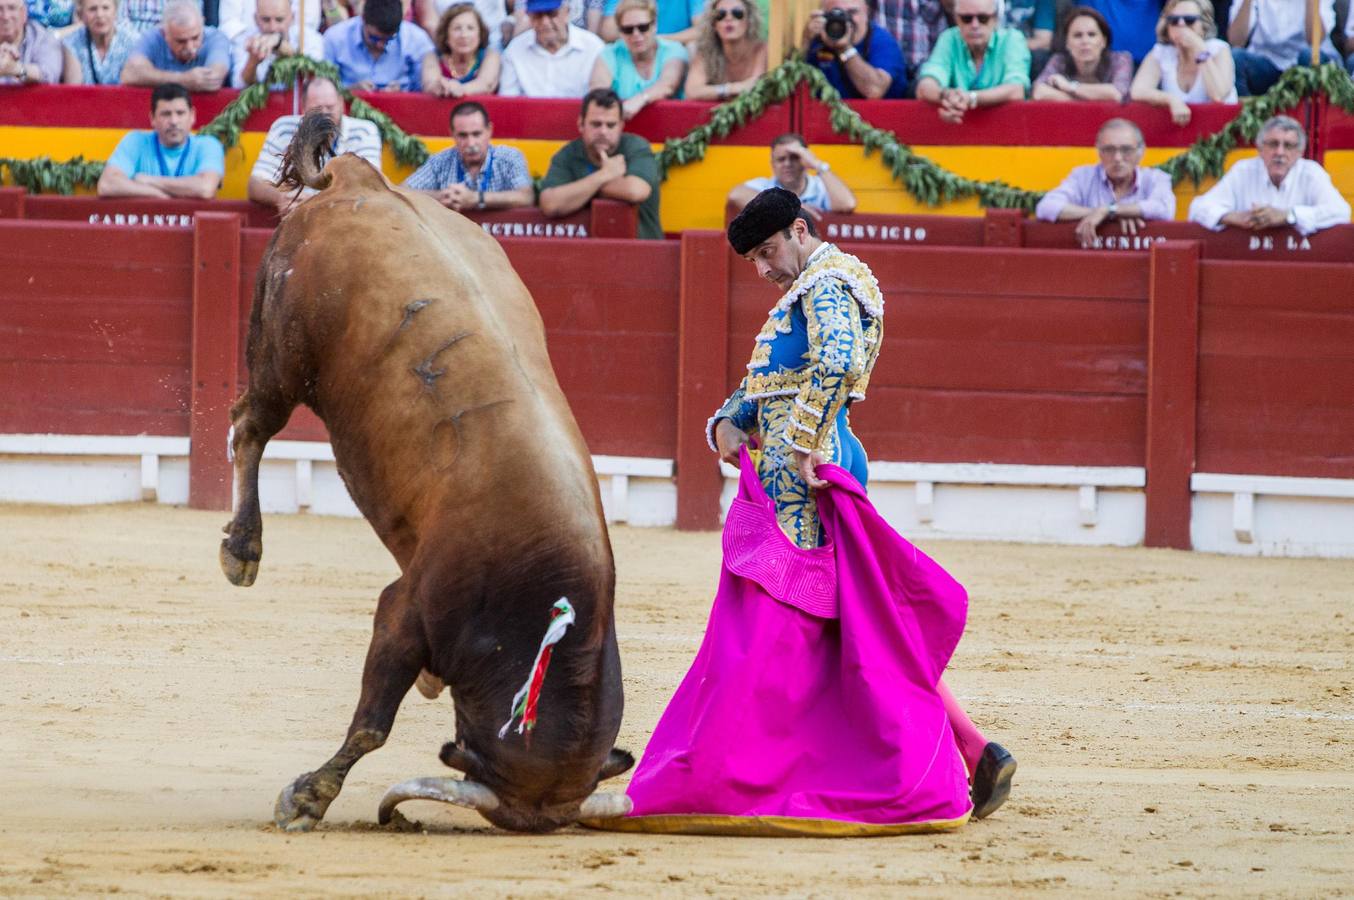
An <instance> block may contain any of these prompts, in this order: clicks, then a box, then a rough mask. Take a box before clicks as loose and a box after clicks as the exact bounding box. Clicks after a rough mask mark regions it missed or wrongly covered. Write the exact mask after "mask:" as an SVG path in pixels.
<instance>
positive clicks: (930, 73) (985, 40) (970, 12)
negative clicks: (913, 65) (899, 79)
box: [917, 0, 1030, 125]
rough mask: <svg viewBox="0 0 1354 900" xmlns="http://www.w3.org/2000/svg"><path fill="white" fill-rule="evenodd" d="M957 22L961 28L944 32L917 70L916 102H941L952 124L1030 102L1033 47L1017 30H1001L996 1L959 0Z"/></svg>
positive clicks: (945, 118) (944, 115)
mask: <svg viewBox="0 0 1354 900" xmlns="http://www.w3.org/2000/svg"><path fill="white" fill-rule="evenodd" d="M954 18H955V21H957V22H958V23H959V24H958V25H956V26H955V27H954V28H950V29H947V30H946V31H945V32H944V33H943V34H941V36H940V39H939V40H937V41H936V49H935V51H934V52H933V53H932V54H931V58H930V59H928V60H927V61H926V62H924V63H923V64H922V67H921V68H920V69H919V70H918V71H917V99H918V100H925V101H926V102H928V103H934V104H936V106H937V107H939V113H940V118H941V120H942V121H945V122H949V123H951V124H952V125H958V124H959V123H961V122H963V121H964V116H965V115H966V114H967V113H968V111H969V110H971V109H977V108H978V107H980V106H999V105H1001V104H1003V103H1009V102H1010V101H1012V100H1023V99H1025V95H1026V94H1027V93H1028V92H1029V89H1030V48H1029V44H1028V42H1027V41H1026V40H1025V35H1024V34H1022V33H1021V32H1019V31H1017V30H1016V29H1014V28H999V27H998V24H997V0H955V4H954Z"/></svg>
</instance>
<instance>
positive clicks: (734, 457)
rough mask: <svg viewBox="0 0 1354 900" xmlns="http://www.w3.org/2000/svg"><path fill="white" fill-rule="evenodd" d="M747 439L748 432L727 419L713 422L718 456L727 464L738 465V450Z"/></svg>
mask: <svg viewBox="0 0 1354 900" xmlns="http://www.w3.org/2000/svg"><path fill="white" fill-rule="evenodd" d="M748 440H749V438H748V433H747V432H746V431H744V430H743V429H741V428H739V427H738V426H737V425H735V424H733V423H732V422H730V421H729V420H728V419H720V420H719V421H718V422H717V423H715V446H716V447H718V448H719V458H720V459H722V460H724V462H726V463H728V464H729V465H731V466H736V465H738V451H739V449H741V448H742V446H743V445H744V444H746V443H747V442H748Z"/></svg>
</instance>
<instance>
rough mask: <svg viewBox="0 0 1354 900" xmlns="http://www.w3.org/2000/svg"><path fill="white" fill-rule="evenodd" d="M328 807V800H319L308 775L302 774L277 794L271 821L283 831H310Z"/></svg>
mask: <svg viewBox="0 0 1354 900" xmlns="http://www.w3.org/2000/svg"><path fill="white" fill-rule="evenodd" d="M328 808H329V803H328V801H321V800H320V799H319V798H317V797H316V796H315V794H314V788H313V787H312V785H311V781H310V776H309V775H302V776H301V777H300V778H298V779H296V780H295V781H293V782H292V783H291V784H289V785H287V786H286V787H285V788H283V789H282V793H280V794H278V795H277V803H276V804H274V805H273V823H274V824H276V825H277V827H278V828H281V829H282V830H283V831H290V832H303V831H312V830H314V828H315V826H316V825H318V824H319V822H320V820H321V819H323V818H324V813H325V811H326V810H327V809H328Z"/></svg>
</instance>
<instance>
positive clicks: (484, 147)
mask: <svg viewBox="0 0 1354 900" xmlns="http://www.w3.org/2000/svg"><path fill="white" fill-rule="evenodd" d="M451 136H452V138H453V139H454V140H455V141H456V146H454V147H450V148H448V149H446V150H443V151H442V152H441V153H437V154H435V155H433V156H430V157H429V158H428V160H427V162H425V163H424V164H423V165H421V166H419V167H418V171H416V172H414V174H413V175H410V176H409V177H408V178H407V179H406V180H405V182H404V186H405V187H406V188H409V189H410V190H413V191H422V192H423V193H425V194H429V195H431V196H432V197H433V199H435V200H437V202H438V203H441V204H442V205H443V206H446V207H447V208H449V209H454V210H456V211H458V212H468V211H470V210H485V209H509V208H511V207H514V206H531V205H532V204H534V203H535V202H536V192H535V190H534V189H533V188H532V185H531V174H530V173H529V172H528V171H527V160H526V157H525V156H523V155H522V151H521V150H518V149H517V148H515V147H504V146H494V144H493V143H492V138H493V136H494V126H493V124H492V123H490V121H489V112H488V110H486V109H485V108H484V106H483V105H482V104H479V103H476V102H475V101H474V100H466V101H465V102H463V103H458V104H457V105H456V106H455V107H454V108H453V109H452V110H451Z"/></svg>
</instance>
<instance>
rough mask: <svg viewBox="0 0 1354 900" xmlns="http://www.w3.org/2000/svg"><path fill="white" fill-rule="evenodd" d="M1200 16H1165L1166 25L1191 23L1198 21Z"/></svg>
mask: <svg viewBox="0 0 1354 900" xmlns="http://www.w3.org/2000/svg"><path fill="white" fill-rule="evenodd" d="M1201 18H1203V17H1202V16H1167V17H1166V24H1167V25H1193V24H1194V23H1196V22H1198V21H1199V20H1200V19H1201Z"/></svg>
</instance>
